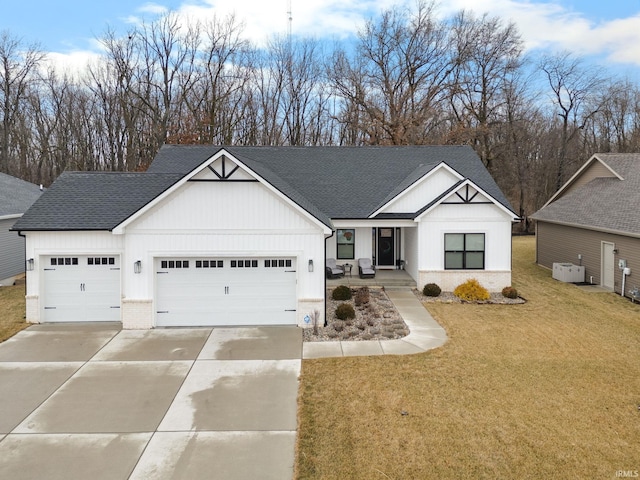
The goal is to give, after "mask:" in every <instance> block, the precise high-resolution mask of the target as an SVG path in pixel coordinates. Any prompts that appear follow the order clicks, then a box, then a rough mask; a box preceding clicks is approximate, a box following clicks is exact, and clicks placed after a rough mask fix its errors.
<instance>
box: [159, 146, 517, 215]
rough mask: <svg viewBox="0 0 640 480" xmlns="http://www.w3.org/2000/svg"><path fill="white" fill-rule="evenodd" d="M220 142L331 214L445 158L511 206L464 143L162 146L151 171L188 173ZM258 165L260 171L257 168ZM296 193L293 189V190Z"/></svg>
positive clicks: (364, 208) (348, 211) (355, 211)
mask: <svg viewBox="0 0 640 480" xmlns="http://www.w3.org/2000/svg"><path fill="white" fill-rule="evenodd" d="M221 148H224V149H225V150H227V151H228V152H229V153H230V154H232V155H234V156H236V157H237V158H238V159H239V160H241V161H242V162H244V163H246V165H247V166H248V167H249V168H252V169H254V170H256V172H257V173H259V174H260V175H262V176H263V177H264V178H265V179H266V180H267V181H269V182H270V183H272V184H274V186H276V188H278V185H277V184H276V183H277V182H272V181H271V178H272V177H271V176H272V175H273V178H277V179H279V180H282V181H283V182H284V184H283V189H282V192H283V193H284V194H285V195H287V196H289V197H290V198H292V199H294V196H296V197H302V198H305V199H307V201H308V203H310V204H312V205H315V206H316V208H317V209H318V210H320V211H321V212H324V213H325V214H326V215H327V216H329V217H330V218H333V219H340V218H345V219H355V218H368V217H369V216H370V215H371V214H372V213H373V212H375V211H376V210H377V209H378V208H380V207H381V206H382V205H384V204H385V203H387V202H388V201H390V200H392V199H393V198H394V197H395V196H397V195H398V194H400V193H401V192H402V191H404V190H405V189H406V188H408V187H409V186H410V185H411V184H412V183H414V182H416V181H417V180H419V179H420V178H422V177H423V176H424V175H425V174H426V173H428V172H429V171H430V170H432V169H433V168H435V167H436V166H438V165H439V164H440V163H442V162H444V163H446V164H447V165H448V166H449V167H451V168H452V169H454V170H455V171H457V172H458V173H460V174H461V175H462V176H463V177H465V178H469V179H470V180H471V181H473V182H474V183H475V184H476V185H478V186H479V187H480V188H482V189H483V190H484V191H486V192H487V193H488V194H489V195H491V196H492V197H493V198H494V199H496V200H497V201H498V202H500V203H501V204H502V205H504V206H505V207H506V208H508V209H509V210H511V211H513V208H512V207H511V205H510V204H509V202H508V201H507V199H506V198H505V196H504V195H503V193H502V192H501V191H500V189H499V188H498V186H497V185H496V183H495V181H494V180H493V178H492V177H491V175H489V172H488V171H487V169H486V168H485V167H484V165H483V164H482V161H481V160H480V158H479V157H478V156H477V155H476V153H475V152H474V151H473V149H472V148H471V147H467V146H402V147H220V146H209V145H203V146H179V145H166V146H164V147H162V149H161V150H160V152H159V153H158V155H157V156H156V158H155V160H154V161H153V163H152V164H151V167H150V168H149V172H156V173H161V172H178V173H188V172H190V171H192V170H193V169H194V168H196V167H197V166H198V165H200V164H201V163H202V162H203V161H204V160H206V159H208V158H210V157H211V156H213V155H215V154H216V153H217V152H218V151H219V150H220V149H221ZM258 168H261V171H258ZM294 194H295V195H294Z"/></svg>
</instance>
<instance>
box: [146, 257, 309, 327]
mask: <svg viewBox="0 0 640 480" xmlns="http://www.w3.org/2000/svg"><path fill="white" fill-rule="evenodd" d="M170 261H171V260H168V259H158V260H156V267H157V275H156V312H157V316H156V324H157V325H158V326H178V325H181V326H216V325H281V324H295V323H296V314H295V309H296V304H297V300H296V272H295V261H294V260H293V259H286V260H285V259H282V262H279V260H277V259H273V260H272V259H269V260H268V262H266V261H265V259H263V258H250V259H235V260H230V259H187V260H185V259H174V260H173V262H174V263H173V264H174V265H180V266H181V268H180V269H178V268H173V269H172V268H165V269H163V268H162V266H165V267H169V266H170ZM179 262H180V263H179ZM185 262H186V263H185ZM272 262H276V263H274V265H280V263H281V264H282V267H280V266H278V267H269V268H266V267H265V266H266V265H267V264H268V265H271V263H272ZM184 265H188V266H187V268H184ZM205 265H215V266H216V268H205V267H204V266H205ZM232 265H233V266H232Z"/></svg>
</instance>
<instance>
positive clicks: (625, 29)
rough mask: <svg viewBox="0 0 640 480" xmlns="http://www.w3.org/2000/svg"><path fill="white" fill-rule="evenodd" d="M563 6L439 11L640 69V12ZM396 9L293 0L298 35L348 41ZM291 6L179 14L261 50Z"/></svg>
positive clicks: (535, 43)
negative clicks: (228, 25)
mask: <svg viewBox="0 0 640 480" xmlns="http://www.w3.org/2000/svg"><path fill="white" fill-rule="evenodd" d="M561 1H562V0H556V1H548V0H545V1H542V0H440V1H439V4H438V7H437V11H438V12H439V14H441V15H444V16H448V15H452V14H454V13H456V12H458V11H459V10H461V9H466V10H471V11H473V12H475V13H476V14H478V15H482V14H483V13H485V12H487V13H489V14H490V15H495V16H500V17H502V18H503V19H504V20H505V21H513V22H514V23H515V24H516V25H517V26H518V29H519V31H520V33H521V35H522V38H523V40H524V42H525V49H526V50H527V51H544V50H552V51H561V50H569V51H572V52H575V53H576V54H579V55H585V56H589V55H593V56H597V57H599V58H604V59H606V61H607V62H610V63H622V64H624V63H626V64H630V65H640V12H639V14H638V15H636V16H633V17H628V18H622V19H616V20H609V21H600V22H595V21H593V20H590V19H589V18H588V17H587V16H586V15H585V14H583V13H580V12H578V11H575V10H570V9H568V8H566V7H565V6H562V4H561V3H560V2H561ZM161 3H162V0H156V1H154V2H148V3H145V4H143V5H142V6H141V7H138V8H136V9H135V10H133V11H132V12H131V15H130V16H129V17H127V18H125V19H122V20H123V21H124V22H125V23H133V24H140V23H141V22H142V20H143V19H146V20H150V19H152V18H154V17H155V16H157V15H161V14H164V13H167V12H168V9H167V8H166V7H165V6H163V5H161ZM394 5H404V6H407V7H409V8H413V7H414V6H415V5H416V0H291V11H292V18H293V22H292V32H293V34H294V35H300V36H311V37H317V38H325V39H338V40H340V39H344V38H345V37H348V36H350V35H353V34H355V33H356V32H357V31H358V29H359V28H361V27H362V25H363V24H364V22H365V21H366V20H367V19H368V18H370V17H372V16H373V17H374V16H376V15H378V14H379V13H380V12H381V11H383V10H385V9H388V8H390V7H392V6H394ZM288 10H289V0H270V1H265V0H232V1H229V0H200V2H199V3H197V4H194V3H189V0H185V1H184V3H183V4H182V5H181V6H180V7H178V8H177V9H176V10H175V11H176V13H177V14H178V15H180V16H181V17H183V18H184V21H185V23H187V22H190V21H194V20H198V21H204V22H206V21H207V20H211V19H213V18H214V17H216V18H218V19H223V18H225V17H226V16H227V15H230V14H235V15H236V21H237V22H242V23H243V24H244V36H245V37H246V38H248V39H250V40H251V41H253V42H255V43H256V44H258V45H263V44H264V43H265V42H266V41H267V40H268V39H269V38H271V37H272V36H274V35H286V33H287V31H288V28H289V21H288V18H289V15H288ZM90 54H91V52H84V53H83V52H71V53H70V54H68V56H69V58H68V59H67V60H64V61H63V57H64V56H65V55H63V54H55V56H56V57H57V58H58V60H59V62H60V63H67V64H70V65H77V64H79V63H81V61H82V58H83V55H84V57H86V58H89V56H90Z"/></svg>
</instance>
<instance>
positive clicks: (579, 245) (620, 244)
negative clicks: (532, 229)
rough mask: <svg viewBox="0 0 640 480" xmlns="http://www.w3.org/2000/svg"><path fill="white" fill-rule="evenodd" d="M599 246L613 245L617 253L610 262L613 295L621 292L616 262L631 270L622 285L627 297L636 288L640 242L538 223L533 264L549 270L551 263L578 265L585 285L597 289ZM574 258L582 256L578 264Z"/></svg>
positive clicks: (590, 231) (639, 261)
mask: <svg viewBox="0 0 640 480" xmlns="http://www.w3.org/2000/svg"><path fill="white" fill-rule="evenodd" d="M602 242H608V243H613V244H614V248H615V249H616V250H617V251H618V253H616V254H615V262H614V276H615V277H614V288H615V291H616V292H617V293H621V292H620V291H621V288H622V272H621V271H620V269H619V268H618V260H621V259H622V260H626V261H627V267H629V268H630V269H631V275H628V276H627V278H626V281H625V295H627V296H628V295H629V291H630V290H632V289H633V288H634V286H635V287H639V288H640V238H633V237H625V236H623V235H615V234H612V233H605V232H597V231H594V230H587V229H584V228H577V227H570V226H566V225H558V224H554V223H549V222H543V221H538V222H537V226H536V262H537V263H538V264H539V265H542V266H544V267H547V268H553V264H554V263H573V264H575V265H579V264H582V265H583V266H584V267H585V281H586V282H589V283H591V282H592V283H593V284H594V285H600V284H601V283H602V278H601V271H602ZM578 255H582V261H581V262H580V260H578ZM592 277H593V278H592Z"/></svg>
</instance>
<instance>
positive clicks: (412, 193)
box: [372, 163, 462, 216]
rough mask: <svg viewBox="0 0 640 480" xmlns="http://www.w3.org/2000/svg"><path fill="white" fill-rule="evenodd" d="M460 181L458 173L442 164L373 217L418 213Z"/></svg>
mask: <svg viewBox="0 0 640 480" xmlns="http://www.w3.org/2000/svg"><path fill="white" fill-rule="evenodd" d="M460 180H462V177H461V176H460V175H459V174H458V173H456V172H455V171H454V170H452V169H451V168H449V167H448V166H447V165H446V164H444V163H441V164H440V165H438V166H437V167H436V168H434V169H433V170H431V171H430V172H429V173H427V174H426V175H425V176H424V177H422V178H421V179H420V180H418V181H417V182H415V183H414V184H413V185H411V186H410V187H409V188H407V189H406V190H404V191H403V192H402V193H401V194H400V195H398V196H397V197H396V198H394V199H393V200H391V201H390V202H389V203H387V204H386V205H385V206H383V207H382V208H381V209H379V210H378V211H377V212H375V213H374V214H373V215H372V216H375V215H377V214H379V213H414V212H418V211H419V210H421V209H422V208H424V206H425V205H428V204H429V203H431V202H432V201H434V200H435V199H436V198H438V197H439V196H440V195H441V194H442V192H446V191H447V190H448V189H450V188H451V187H452V186H454V185H455V184H456V183H458V182H460Z"/></svg>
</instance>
